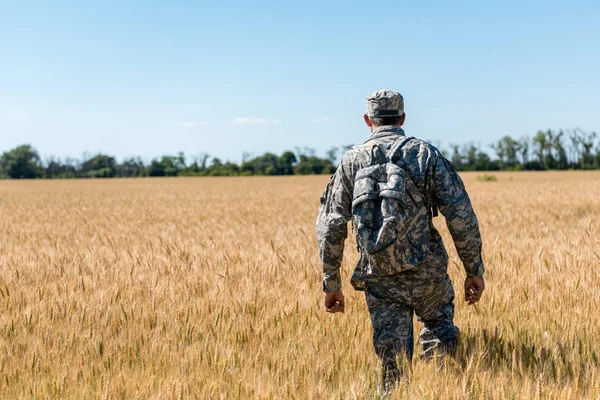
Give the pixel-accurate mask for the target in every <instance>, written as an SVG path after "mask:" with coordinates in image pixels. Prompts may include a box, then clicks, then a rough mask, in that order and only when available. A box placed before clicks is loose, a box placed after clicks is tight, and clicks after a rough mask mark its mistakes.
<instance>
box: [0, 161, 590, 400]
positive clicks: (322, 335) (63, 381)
mask: <svg viewBox="0 0 600 400" xmlns="http://www.w3.org/2000/svg"><path fill="white" fill-rule="evenodd" d="M476 176H477V174H466V175H465V182H466V184H467V187H468V189H469V191H470V193H471V197H472V199H473V202H474V206H475V209H476V211H477V213H478V216H479V220H480V224H481V229H482V234H483V236H484V244H485V250H484V252H485V261H486V265H487V270H488V272H487V275H486V277H487V283H488V291H487V293H486V294H485V297H484V300H483V302H482V304H480V305H479V306H477V307H473V308H468V307H467V306H465V305H464V304H463V303H462V302H460V301H459V302H457V309H456V323H457V324H458V325H459V326H460V327H461V328H462V330H463V339H464V340H463V342H462V344H461V349H460V352H459V354H458V356H457V357H456V359H448V360H447V362H446V363H445V364H444V365H435V364H432V363H425V362H421V361H419V360H415V362H414V363H413V369H412V373H411V374H410V375H408V376H407V377H406V379H405V381H404V382H403V386H402V388H401V389H400V390H399V391H398V392H397V393H396V397H397V398H401V397H403V396H402V395H407V398H416V399H439V398H457V399H467V398H473V399H501V398H518V399H520V398H538V399H559V398H560V399H562V398H565V399H566V398H571V399H577V398H599V396H600V372H599V371H600V360H599V357H600V350H598V347H597V343H598V337H599V334H600V319H599V318H598V315H599V312H598V310H597V308H598V304H599V303H600V268H599V267H600V239H599V237H600V220H599V218H598V216H599V215H600V200H598V199H600V173H597V172H590V173H574V172H573V173H571V172H567V173H498V174H497V177H498V181H497V182H493V183H489V182H480V181H477V179H476ZM326 180H327V178H326V177H292V178H224V179H202V178H200V179H193V178H190V179H143V180H110V181H54V182H44V181H37V182H0V221H1V225H0V393H1V394H2V396H1V397H2V398H40V399H43V398H73V399H82V398H103V399H121V398H123V399H134V398H144V399H145V398H152V399H159V398H160V399H171V398H200V399H205V398H206V399H212V398H217V399H218V398H227V399H236V398H274V399H275V398H276V399H281V398H300V399H304V398H313V399H317V398H318V399H320V398H326V399H329V398H361V399H362V398H373V397H374V389H375V387H376V382H377V381H376V370H377V366H378V362H377V359H376V357H375V355H374V353H373V350H372V347H371V340H370V335H371V328H370V323H369V320H368V313H367V311H366V306H365V304H364V299H363V296H362V294H361V293H358V292H353V291H351V290H350V288H349V285H346V283H347V280H348V278H349V273H350V270H351V268H352V264H353V262H354V261H355V260H356V254H355V253H356V252H355V250H354V248H353V245H352V244H351V243H353V240H351V241H350V243H349V244H348V245H347V254H348V256H347V257H346V262H345V265H344V276H345V285H346V286H345V287H346V295H347V302H348V305H347V309H348V311H347V313H346V314H344V315H335V316H332V315H329V314H326V313H325V312H323V311H322V310H321V308H320V300H321V292H320V266H319V262H318V259H317V255H316V244H315V238H314V220H315V216H316V211H317V206H318V197H319V194H320V192H321V190H322V189H323V187H324V185H325V183H326ZM437 224H438V225H440V226H441V225H443V219H442V218H439V219H438V221H437ZM443 234H444V238H445V241H446V244H447V245H448V247H449V253H450V274H451V276H452V278H453V280H454V282H455V285H456V286H457V289H458V290H457V292H458V293H461V292H462V290H461V289H460V285H461V283H462V280H463V278H464V272H462V270H461V267H460V266H459V263H458V259H457V257H456V253H455V251H454V248H453V246H452V245H451V244H450V243H451V241H450V240H449V237H448V233H447V231H446V230H445V229H443Z"/></svg>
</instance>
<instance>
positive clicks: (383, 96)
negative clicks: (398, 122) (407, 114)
mask: <svg viewBox="0 0 600 400" xmlns="http://www.w3.org/2000/svg"><path fill="white" fill-rule="evenodd" d="M403 114H404V98H403V97H402V95H401V94H400V93H398V92H394V91H393V90H389V89H382V90H377V91H375V92H373V93H371V94H370V95H368V96H367V115H368V116H370V117H378V118H381V117H400V116H402V115H403Z"/></svg>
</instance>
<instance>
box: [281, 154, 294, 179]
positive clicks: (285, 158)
mask: <svg viewBox="0 0 600 400" xmlns="http://www.w3.org/2000/svg"><path fill="white" fill-rule="evenodd" d="M297 162H298V159H296V155H295V154H294V153H292V152H291V151H286V152H284V153H283V154H282V155H281V157H279V166H280V168H281V173H282V174H283V175H293V174H294V166H295V165H296V163H297Z"/></svg>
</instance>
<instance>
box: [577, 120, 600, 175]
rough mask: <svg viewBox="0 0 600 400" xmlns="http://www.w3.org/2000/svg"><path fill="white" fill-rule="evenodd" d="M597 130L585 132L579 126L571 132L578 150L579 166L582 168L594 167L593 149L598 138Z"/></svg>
mask: <svg viewBox="0 0 600 400" xmlns="http://www.w3.org/2000/svg"><path fill="white" fill-rule="evenodd" d="M596 136H597V135H596V132H590V133H588V132H584V131H582V130H581V129H579V128H577V129H574V130H573V131H572V132H571V140H572V142H573V144H574V147H575V148H576V149H577V152H578V159H579V163H578V164H579V167H580V168H581V169H592V168H594V156H593V154H592V149H593V147H594V142H595V139H596Z"/></svg>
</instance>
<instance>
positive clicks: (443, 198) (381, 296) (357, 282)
mask: <svg viewBox="0 0 600 400" xmlns="http://www.w3.org/2000/svg"><path fill="white" fill-rule="evenodd" d="M367 99H368V101H367V113H368V114H369V115H370V116H376V117H377V116H390V115H392V116H393V115H396V116H398V115H402V113H403V108H404V107H403V99H402V97H401V96H400V94H398V93H396V92H392V91H378V92H375V93H373V94H372V95H371V96H370V97H368V98H367ZM394 110H396V111H397V113H394ZM401 136H404V131H403V130H402V129H401V128H400V127H397V126H383V127H379V128H375V129H374V130H373V132H372V136H371V139H370V140H369V144H363V145H358V146H355V147H353V148H352V149H350V150H349V151H348V152H346V153H345V154H344V156H343V157H342V160H341V163H340V166H339V167H338V169H337V171H336V172H335V174H334V175H333V177H332V178H331V180H330V182H329V184H328V185H327V187H326V189H325V191H324V192H323V195H322V197H321V206H320V209H319V215H318V218H317V241H318V245H319V253H320V256H321V260H322V263H323V275H324V279H323V290H324V291H325V292H332V291H336V290H341V287H342V286H341V277H340V265H341V261H342V256H343V251H344V241H345V239H346V237H347V234H348V227H347V223H348V221H350V220H351V219H352V200H353V190H354V181H355V179H354V178H355V176H356V173H357V171H358V170H360V169H361V168H363V167H365V166H368V165H369V161H370V157H369V148H370V147H371V146H372V144H373V143H377V144H378V145H380V146H382V147H383V148H387V149H389V148H390V147H391V146H392V145H393V144H394V143H395V142H396V141H397V140H398V139H399V138H400V137H401ZM397 164H398V165H400V166H401V167H402V168H403V169H405V170H407V172H408V173H409V175H410V178H411V179H412V181H413V182H414V183H415V184H416V186H417V187H418V188H419V190H420V191H422V193H423V194H424V196H427V197H429V198H431V201H432V207H431V208H428V210H427V213H428V220H427V221H428V224H429V230H430V241H429V250H428V251H429V252H428V255H427V258H426V259H425V261H424V262H422V263H420V264H418V265H417V266H415V267H414V268H412V269H409V270H407V271H403V272H400V273H397V274H394V275H387V276H374V275H369V274H367V275H366V276H365V275H364V274H362V273H359V272H361V271H364V270H365V265H364V264H365V262H366V261H365V260H366V257H365V255H364V254H361V259H360V261H359V264H358V265H357V267H356V270H355V272H354V274H353V278H352V285H353V286H354V288H355V289H357V290H365V293H366V300H367V306H368V309H369V313H370V315H371V322H372V325H373V343H374V347H375V351H376V353H377V354H378V356H379V357H380V358H381V361H382V363H383V367H384V372H385V373H386V374H388V375H391V376H397V375H398V372H399V371H398V369H397V363H396V358H397V357H404V356H406V357H407V358H408V359H411V358H412V354H413V346H414V345H413V325H412V316H413V313H416V314H417V317H418V319H419V321H421V322H422V323H423V324H424V328H423V330H422V331H421V334H420V343H421V345H422V347H423V353H422V355H424V356H427V355H430V354H432V353H433V352H434V350H440V351H442V350H444V349H447V348H451V347H453V346H454V345H455V343H456V340H457V336H458V333H459V329H458V328H457V327H456V326H455V325H454V324H453V322H452V320H453V317H454V304H453V300H454V289H453V287H452V283H451V281H450V278H449V276H448V274H447V269H448V255H447V253H446V250H445V248H444V244H443V242H442V238H441V236H440V234H439V233H438V231H437V230H436V229H435V227H434V226H433V223H432V218H433V216H434V215H437V209H438V208H439V210H440V211H441V212H442V214H443V215H444V217H445V218H446V224H447V226H448V229H449V230H450V233H451V235H452V238H453V240H454V244H455V246H456V250H457V252H458V255H459V257H460V259H461V261H462V262H463V264H464V267H465V270H466V273H467V275H468V276H482V275H483V273H484V267H483V262H482V258H481V236H480V234H479V227H478V223H477V218H476V217H475V213H474V212H473V208H472V207H471V202H470V200H469V196H468V195H467V192H466V190H465V187H464V184H463V182H462V180H461V178H460V177H459V176H458V174H457V173H456V171H455V170H454V168H453V167H452V165H451V164H450V163H449V162H448V161H447V160H446V159H445V158H444V157H443V156H442V155H441V154H440V152H439V151H438V150H437V149H436V148H435V147H434V146H432V145H430V144H428V143H427V142H424V141H423V140H420V139H416V138H411V139H409V140H408V142H407V143H406V144H405V145H404V146H403V147H402V148H401V150H400V153H399V159H398V161H397ZM361 253H362V252H361Z"/></svg>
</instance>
